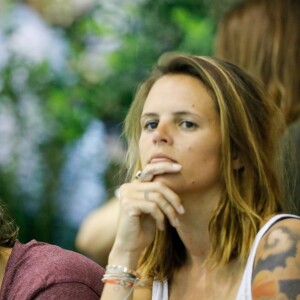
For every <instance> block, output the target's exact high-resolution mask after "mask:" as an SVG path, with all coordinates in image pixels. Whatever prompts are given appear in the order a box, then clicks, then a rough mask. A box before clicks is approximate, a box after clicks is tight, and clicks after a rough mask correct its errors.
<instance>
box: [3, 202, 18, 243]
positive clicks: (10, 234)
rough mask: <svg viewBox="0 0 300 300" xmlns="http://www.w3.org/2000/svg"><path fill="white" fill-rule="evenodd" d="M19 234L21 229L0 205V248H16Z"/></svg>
mask: <svg viewBox="0 0 300 300" xmlns="http://www.w3.org/2000/svg"><path fill="white" fill-rule="evenodd" d="M18 233H19V227H18V226H17V225H16V224H15V223H14V221H13V220H12V219H11V218H10V217H9V216H8V215H7V213H6V211H5V209H4V207H3V206H1V205H0V246H1V247H8V248H11V247H13V246H14V244H15V242H16V240H17V237H18Z"/></svg>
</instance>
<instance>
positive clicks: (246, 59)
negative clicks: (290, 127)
mask: <svg viewBox="0 0 300 300" xmlns="http://www.w3.org/2000/svg"><path fill="white" fill-rule="evenodd" d="M299 45H300V2H299V0H249V1H245V2H242V3H240V4H238V5H237V6H235V7H234V8H233V9H231V10H230V11H229V12H228V13H227V14H225V16H224V18H223V19H222V20H221V21H220V23H219V25H218V30H217V37H216V55H217V56H219V57H221V58H223V59H226V60H229V61H231V62H233V63H234V64H236V65H238V66H240V67H241V68H243V69H244V70H246V71H247V72H249V73H250V74H251V75H253V76H256V77H258V78H259V79H260V80H262V81H263V82H264V83H265V85H266V87H267V90H268V92H269V95H270V97H271V99H272V101H274V102H275V103H276V104H277V105H278V106H279V107H280V108H281V110H282V111H283V113H284V115H285V119H286V122H287V124H290V123H292V122H294V121H296V120H297V119H298V118H299V117H300V76H299V65H300V47H299Z"/></svg>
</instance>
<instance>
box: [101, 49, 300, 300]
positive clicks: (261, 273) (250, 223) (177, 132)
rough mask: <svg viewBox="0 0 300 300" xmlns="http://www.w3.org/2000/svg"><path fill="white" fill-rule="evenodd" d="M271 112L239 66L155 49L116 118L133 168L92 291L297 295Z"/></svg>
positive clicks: (299, 244)
mask: <svg viewBox="0 0 300 300" xmlns="http://www.w3.org/2000/svg"><path fill="white" fill-rule="evenodd" d="M282 119H283V118H282V117H281V112H280V111H279V109H278V107H277V106H276V105H275V104H274V102H273V101H270V99H269V98H268V97H266V94H265V92H264V89H263V87H262V86H261V84H260V83H259V82H258V81H256V80H255V79H254V78H252V77H251V76H249V75H247V74H246V73H245V72H244V71H242V70H241V69H240V68H239V67H237V66H235V65H233V64H231V63H229V62H226V61H223V60H220V59H213V58H209V57H200V56H192V55H186V54H176V53H173V54H172V53H171V54H165V55H163V56H162V57H161V58H160V59H159V61H158V64H157V66H156V67H155V68H154V70H153V71H152V73H151V75H150V76H149V78H148V79H147V80H146V81H145V82H144V83H143V84H142V85H141V86H140V87H139V89H138V91H137V94H136V96H135V99H134V101H133V103H132V105H131V108H130V110H129V113H128V115H127V118H126V120H125V135H126V137H127V140H128V173H129V176H131V177H132V178H133V179H132V180H131V181H130V182H129V183H125V184H123V185H122V186H121V187H120V205H121V209H120V215H119V222H118V230H117V235H116V239H115V242H114V245H113V248H112V251H111V252H110V255H109V264H108V265H107V267H106V273H105V274H104V277H103V282H104V283H105V287H104V291H103V294H102V297H101V300H110V299H114V300H119V299H134V300H147V299H152V300H166V299H170V300H175V299H186V300H189V299H193V300H194V299H199V298H200V299H208V300H209V299H239V300H242V299H275V298H276V299H277V298H278V299H279V297H282V299H284V297H286V298H287V299H294V298H293V297H295V298H296V296H297V295H298V296H299V295H300V290H299V283H300V271H299V268H297V266H299V265H300V252H299V249H300V233H299V232H300V220H299V219H298V217H297V216H294V215H289V214H284V213H283V207H282V196H281V190H280V187H279V184H278V180H277V169H276V157H277V151H276V149H277V140H278V136H279V135H280V134H281V131H282V126H283V125H281V122H280V120H282ZM282 124H283V122H282ZM135 173H136V175H135V177H134V176H133V174H135ZM295 266H296V267H295Z"/></svg>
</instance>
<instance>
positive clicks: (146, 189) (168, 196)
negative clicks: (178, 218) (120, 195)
mask: <svg viewBox="0 0 300 300" xmlns="http://www.w3.org/2000/svg"><path fill="white" fill-rule="evenodd" d="M137 188H138V191H139V192H140V195H139V196H137V195H136V197H138V198H140V199H143V198H144V200H147V199H146V198H149V196H150V195H151V197H152V198H151V199H152V200H157V201H159V202H160V206H161V207H162V206H163V205H165V206H166V205H167V204H170V205H171V206H172V207H173V208H174V209H175V210H176V212H177V213H179V214H180V215H182V214H184V213H185V210H184V207H183V206H182V204H181V200H180V198H179V196H178V195H177V194H176V193H175V192H173V191H172V190H171V189H169V188H168V187H167V186H166V185H164V184H163V183H161V182H149V183H143V184H140V185H139V186H137ZM152 192H153V193H157V195H155V196H153V195H152ZM160 195H161V196H160ZM165 201H167V204H166V203H165Z"/></svg>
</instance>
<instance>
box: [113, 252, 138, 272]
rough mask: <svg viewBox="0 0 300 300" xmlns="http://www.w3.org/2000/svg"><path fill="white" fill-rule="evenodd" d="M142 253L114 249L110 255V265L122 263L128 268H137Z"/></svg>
mask: <svg viewBox="0 0 300 300" xmlns="http://www.w3.org/2000/svg"><path fill="white" fill-rule="evenodd" d="M139 257H140V253H135V252H127V251H122V250H120V249H114V248H113V249H112V250H111V252H110V254H109V257H108V264H109V265H121V266H124V267H126V268H129V269H132V270H136V269H137V266H138V261H139Z"/></svg>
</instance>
